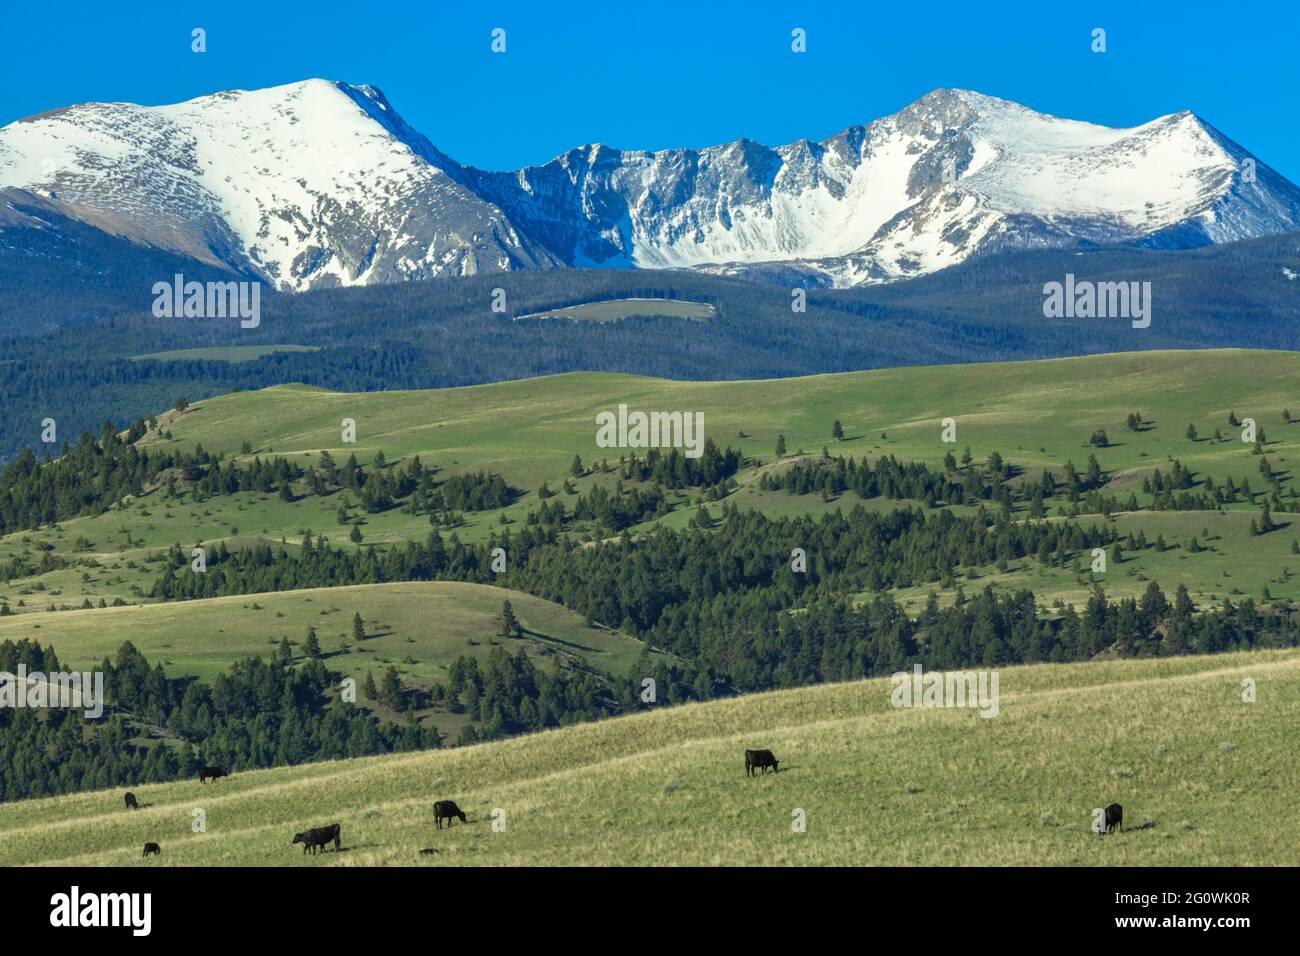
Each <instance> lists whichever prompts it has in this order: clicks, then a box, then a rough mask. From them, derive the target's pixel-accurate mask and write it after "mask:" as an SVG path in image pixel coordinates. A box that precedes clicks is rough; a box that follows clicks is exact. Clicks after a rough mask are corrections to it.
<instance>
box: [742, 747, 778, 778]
mask: <svg viewBox="0 0 1300 956" xmlns="http://www.w3.org/2000/svg"><path fill="white" fill-rule="evenodd" d="M755 767H760V768H762V769H761V770H760V771H759V773H767V768H768V767H771V768H772V772H773V773H776V771H777V759H776V758H775V757H773V756H772V751H770V750H746V751H745V773H746V775H748V776H750V777H752V776H753V775H754V768H755Z"/></svg>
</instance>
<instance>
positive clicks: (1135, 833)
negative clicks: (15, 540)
mask: <svg viewBox="0 0 1300 956" xmlns="http://www.w3.org/2000/svg"><path fill="white" fill-rule="evenodd" d="M1247 677H1249V678H1252V679H1253V680H1254V681H1255V682H1256V683H1257V686H1258V690H1259V697H1258V702H1257V703H1254V704H1243V703H1242V702H1241V699H1240V693H1241V682H1242V680H1243V679H1244V678H1247ZM1297 686H1300V652H1297V651H1294V650H1291V651H1264V652H1257V653H1237V654H1225V655H1215V656H1211V657H1184V658H1169V659H1160V660H1140V661H1121V662H1106V663H1087V664H1070V665H1039V666H1033V667H1009V668H1003V669H1002V670H1001V674H1000V698H1001V699H1000V707H999V714H998V716H997V717H995V718H991V719H987V720H985V719H981V718H979V717H978V716H976V714H975V713H974V712H973V711H971V710H968V709H942V710H939V709H929V710H926V709H895V708H893V707H891V706H890V689H891V688H890V682H889V681H888V680H872V681H859V682H855V683H845V684H829V685H822V686H818V687H808V688H802V689H799V690H787V691H778V692H774V693H766V694H754V695H749V696H745V697H740V698H735V699H731V700H723V701H714V702H711V703H707V704H691V705H686V706H682V707H673V708H665V709H662V710H655V711H652V712H651V713H648V714H643V715H636V716H631V717H620V718H616V719H613V720H606V721H600V722H597V723H592V724H582V725H578V726H574V727H566V728H562V729H560V730H556V731H548V732H544V733H540V734H534V735H531V736H527V737H521V738H516V739H514V740H507V741H502V742H499V743H490V744H483V745H479V746H474V747H466V748H457V749H455V750H451V751H427V752H423V753H414V754H401V755H394V756H383V757H370V758H362V759H356V760H344V761H335V762H329V763H317V764H307V765H302V766H297V767H281V768H275V769H272V770H259V771H250V772H245V773H236V774H234V775H233V776H231V777H230V778H229V779H227V780H223V781H222V782H221V786H220V788H219V791H214V790H213V788H211V787H208V788H206V789H205V790H204V791H201V788H200V785H199V783H198V781H195V780H187V781H181V782H177V783H169V784H161V785H146V786H142V787H135V788H134V790H135V792H136V794H137V796H138V797H139V799H140V802H141V804H142V805H144V804H148V806H147V807H144V808H143V809H141V810H139V811H136V812H130V813H126V812H123V810H122V805H121V804H122V796H121V791H120V790H111V791H98V792H93V793H81V794H75V795H71V796H66V797H59V798H56V799H47V800H28V801H22V802H18V803H7V804H0V828H3V830H4V832H5V833H6V834H7V835H8V836H10V839H7V840H5V841H4V842H3V844H0V863H2V864H4V865H7V866H14V865H22V864H55V863H58V864H63V865H68V866H168V865H179V866H213V865H256V866H277V865H278V866H334V865H351V866H356V865H361V866H374V865H399V866H412V865H416V864H422V863H430V864H434V865H466V866H469V865H609V866H632V865H636V866H646V865H650V866H653V865H717V864H725V865H756V864H768V865H781V864H816V865H859V866H860V865H888V866H897V865H922V866H925V865H981V866H1000V865H1041V864H1051V865H1091V866H1107V865H1126V866H1134V865H1161V866H1170V865H1184V866H1185V865H1198V866H1205V865H1218V866H1230V865H1235V866H1258V865H1290V866H1294V865H1296V864H1297V863H1298V862H1300V857H1298V856H1297V849H1296V845H1295V843H1294V841H1289V840H1279V839H1278V833H1279V832H1280V831H1281V830H1285V829H1286V828H1287V827H1288V826H1289V825H1290V821H1291V820H1293V819H1294V809H1293V802H1294V798H1293V794H1294V781H1295V779H1296V774H1297V771H1298V767H1297V751H1296V749H1295V747H1294V746H1292V745H1291V742H1290V733H1291V728H1292V727H1294V725H1295V722H1296V719H1297V717H1300V713H1298V712H1297V711H1298V708H1300V705H1297V703H1296V695H1295V690H1296V688H1297ZM1101 727H1104V728H1105V730H1104V732H1102V733H1099V732H1098V728H1101ZM748 747H768V748H771V749H772V750H773V751H774V752H775V754H776V756H777V757H778V759H780V761H781V769H780V771H779V772H778V773H777V774H775V775H773V774H767V775H765V776H761V777H758V778H754V779H749V778H747V777H746V776H745V773H744V766H743V752H744V750H745V749H746V748H748ZM200 794H201V800H202V804H201V805H202V807H203V808H204V810H205V811H206V814H207V831H206V832H205V833H201V834H196V833H193V832H191V829H190V820H191V814H190V810H191V809H192V808H193V807H194V805H195V802H194V801H195V800H196V799H199V798H200ZM439 799H454V800H456V801H457V802H458V803H459V804H460V806H461V807H462V808H463V809H465V810H466V811H467V814H468V817H469V822H468V823H467V824H464V825H462V824H461V823H459V822H456V823H455V825H454V826H452V827H451V829H449V830H448V829H444V830H442V831H439V830H437V829H435V828H434V825H433V819H432V805H433V801H435V800H439ZM1111 801H1118V802H1120V803H1122V804H1123V805H1124V810H1125V823H1126V824H1127V827H1126V830H1127V832H1125V833H1124V834H1116V835H1115V836H1113V837H1107V838H1105V839H1099V838H1098V837H1097V836H1096V835H1094V834H1093V833H1091V832H1090V831H1089V826H1090V823H1091V820H1092V814H1093V810H1094V808H1095V807H1098V806H1105V805H1106V804H1107V803H1110V802H1111ZM798 810H802V811H803V813H804V820H805V822H806V829H805V832H802V833H799V832H793V829H792V825H791V824H792V821H793V819H794V814H795V812H796V811H798ZM494 812H496V814H497V816H496V820H497V821H499V822H498V824H497V825H496V826H494V825H493V818H492V814H493V813H494ZM334 821H337V822H339V823H340V824H341V835H342V838H343V847H344V851H345V852H342V853H339V854H338V855H335V854H334V852H333V851H332V850H331V851H329V852H327V853H325V854H323V855H316V856H304V855H303V854H302V852H301V850H300V849H299V848H298V847H296V846H294V845H293V844H292V843H291V840H292V837H293V834H294V833H295V832H298V831H300V830H302V829H304V828H305V827H308V826H320V825H323V824H326V823H329V822H334ZM146 840H152V841H156V842H158V843H160V844H161V845H162V848H163V854H162V855H161V856H160V857H156V858H153V859H151V860H141V859H140V846H141V844H142V843H144V841H146ZM425 847H428V848H432V849H434V850H435V851H436V852H434V853H432V854H429V855H425V856H421V855H420V854H419V850H420V849H421V848H425Z"/></svg>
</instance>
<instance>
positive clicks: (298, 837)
mask: <svg viewBox="0 0 1300 956" xmlns="http://www.w3.org/2000/svg"><path fill="white" fill-rule="evenodd" d="M339 832H340V827H339V825H338V824H337V823H331V824H330V825H329V826H327V827H315V828H313V829H311V830H304V831H303V832H302V833H295V834H294V837H293V842H294V843H301V844H302V852H303V853H306V852H307V851H308V850H311V852H312V853H313V854H314V853H315V852H316V851H317V850H318V849H320V850H323V849H325V845H326V844H327V843H329V842H330V841H331V840H333V841H334V852H335V853H337V852H338V851H339V848H340V847H341V846H342V843H343V840H342V838H341V837H340V835H339Z"/></svg>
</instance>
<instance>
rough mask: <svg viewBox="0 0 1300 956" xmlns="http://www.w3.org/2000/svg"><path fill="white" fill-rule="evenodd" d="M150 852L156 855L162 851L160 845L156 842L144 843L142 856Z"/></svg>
mask: <svg viewBox="0 0 1300 956" xmlns="http://www.w3.org/2000/svg"><path fill="white" fill-rule="evenodd" d="M150 853H152V854H154V855H155V856H157V855H158V854H160V853H162V847H160V846H159V845H158V844H157V843H146V844H145V845H144V856H148V855H149V854H150Z"/></svg>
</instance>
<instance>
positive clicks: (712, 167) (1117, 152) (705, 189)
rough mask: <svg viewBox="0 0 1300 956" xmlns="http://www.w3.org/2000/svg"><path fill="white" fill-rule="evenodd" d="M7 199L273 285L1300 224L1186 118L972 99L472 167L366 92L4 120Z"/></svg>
mask: <svg viewBox="0 0 1300 956" xmlns="http://www.w3.org/2000/svg"><path fill="white" fill-rule="evenodd" d="M1248 161H1249V162H1248ZM3 186H12V187H17V188H22V189H26V190H30V191H33V192H38V193H40V194H41V195H43V196H49V197H51V198H53V199H56V200H60V201H62V202H63V203H64V204H65V205H66V206H67V208H69V209H73V210H76V211H77V214H78V215H80V216H81V218H83V219H84V221H86V222H87V223H89V224H91V225H94V226H96V227H98V228H101V229H104V230H106V231H109V232H112V233H115V234H118V235H122V236H126V237H128V238H131V239H134V240H136V241H138V242H143V243H146V244H149V245H154V246H158V247H161V248H165V249H169V250H172V251H174V252H178V253H181V254H183V255H187V256H192V257H195V258H198V259H200V260H203V261H205V262H209V263H213V264H219V265H224V266H226V267H228V268H231V269H234V270H235V271H251V272H255V273H258V274H259V275H261V276H263V277H264V278H266V279H268V280H269V281H271V282H272V283H274V284H275V285H276V286H277V287H278V288H280V289H283V290H286V291H302V290H304V289H308V288H319V287H325V286H335V285H358V284H376V283H388V282H395V281H400V280H404V279H414V278H425V277H429V276H439V275H468V274H476V273H482V272H501V271H507V270H514V269H521V268H552V267H556V266H560V265H568V266H593V265H594V266H603V267H619V268H628V267H639V268H682V267H690V268H701V269H706V270H709V271H715V272H723V273H728V274H736V275H744V276H749V277H755V278H765V279H774V278H779V279H780V281H791V280H797V281H810V280H812V281H816V282H817V283H818V284H833V285H838V286H853V285H862V284H870V283H879V282H888V281H893V280H896V279H899V278H905V277H909V276H916V275H923V274H926V273H929V272H933V271H935V270H937V269H941V268H944V267H946V266H950V265H953V264H956V263H960V262H963V261H965V260H967V259H969V258H971V257H973V256H977V255H980V254H984V253H988V252H995V251H1000V250H1006V249H1019V248H1035V247H1072V246H1078V245H1091V244H1136V245H1149V246H1154V247H1159V248H1185V247H1195V246H1201V245H1206V244H1210V243H1218V242H1225V241H1230V240H1236V239H1244V238H1252V237H1258V236H1265V235H1272V234H1275V233H1279V232H1285V231H1288V230H1294V229H1297V228H1300V189H1297V187H1296V186H1294V185H1293V184H1291V183H1290V182H1288V181H1287V180H1286V179H1284V178H1283V177H1281V176H1279V175H1278V174H1277V173H1276V172H1274V171H1273V170H1271V169H1269V168H1268V167H1267V166H1265V165H1264V164H1262V163H1258V162H1255V161H1254V159H1253V158H1252V157H1251V156H1250V155H1249V153H1248V151H1247V150H1245V149H1244V148H1243V147H1241V146H1239V145H1237V144H1236V143H1234V142H1232V141H1231V140H1230V139H1228V138H1227V137H1225V136H1224V135H1223V134H1221V133H1219V132H1218V131H1217V130H1215V129H1214V128H1213V127H1211V126H1209V125H1208V124H1207V123H1205V122H1204V121H1203V120H1201V119H1199V118H1198V117H1196V116H1195V115H1193V114H1191V113H1186V112H1184V113H1178V114H1175V115H1171V116H1166V117H1161V118H1159V119H1156V120H1154V121H1152V122H1150V123H1146V124H1144V125H1141V126H1137V127H1134V128H1132V129H1110V128H1107V127H1103V126H1097V125H1094V124H1091V123H1084V122H1078V121H1074V120H1065V119H1060V118H1057V117H1052V116H1047V115H1044V114H1041V113H1036V112H1034V111H1032V110H1029V109H1027V108H1025V107H1023V106H1019V105H1017V104H1015V103H1011V102H1008V101H1006V100H1000V99H997V98H995V97H991V96H985V95H982V94H979V93H974V92H971V91H967V90H936V91H934V92H933V93H930V94H928V95H927V96H925V97H923V98H921V99H920V100H918V101H917V102H915V103H913V104H912V105H910V106H908V107H907V108H905V109H903V110H902V111H900V112H898V113H896V114H894V115H892V116H888V117H885V118H883V119H880V120H876V121H875V122H872V123H870V124H868V125H865V126H854V127H850V128H849V129H847V130H845V131H844V132H842V133H839V134H838V135H836V136H833V137H830V138H829V139H826V140H823V141H821V142H812V141H809V140H800V141H798V142H796V143H792V144H789V145H786V146H780V147H776V148H770V147H767V146H763V145H760V144H758V143H755V142H753V141H751V140H747V139H741V140H737V141H735V142H732V143H726V144H722V145H719V146H714V147H710V148H708V149H703V150H690V149H668V150H661V151H658V152H645V151H635V150H632V151H623V150H618V149H612V148H609V147H607V146H602V145H594V146H583V147H579V148H576V149H574V150H571V151H569V152H568V153H565V154H564V155H562V156H559V157H557V158H556V159H554V160H552V161H551V162H549V163H546V164H544V165H542V166H533V167H528V168H526V169H521V170H517V171H511V172H486V171H483V170H478V169H475V168H473V167H468V166H462V165H460V164H458V163H457V162H456V161H454V160H453V159H451V158H450V157H448V156H446V155H445V154H443V153H442V152H440V151H439V150H438V149H437V148H436V147H435V146H434V145H433V144H432V143H431V142H430V141H429V140H428V139H427V138H425V137H424V136H423V135H422V134H420V133H419V132H417V131H415V130H414V129H412V128H411V127H410V126H409V125H408V124H407V123H406V122H405V121H404V120H403V119H402V118H401V117H400V116H399V115H398V114H397V113H396V111H395V110H394V109H393V108H392V106H391V104H389V103H388V101H387V99H385V97H384V95H383V94H382V93H381V92H380V91H379V90H377V89H375V88H374V87H369V86H360V87H356V86H349V85H348V84H344V83H330V82H326V81H324V80H307V81H304V82H301V83H296V84H292V85H289V86H282V87H275V88H271V89H266V90H259V91H252V92H247V91H230V92H224V93H216V94H213V95H211V96H205V97H201V98H199V99H196V100H192V101H190V102H188V103H182V104H178V105H175V106H163V107H142V106H134V105H131V104H124V103H114V104H85V105H81V106H74V107H68V108H66V109H62V110H56V111H53V112H51V113H46V114H42V115H39V116H34V117H30V118H28V119H25V120H20V121H18V122H16V123H13V124H10V125H9V126H7V127H5V128H4V129H3V130H0V187H3Z"/></svg>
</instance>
